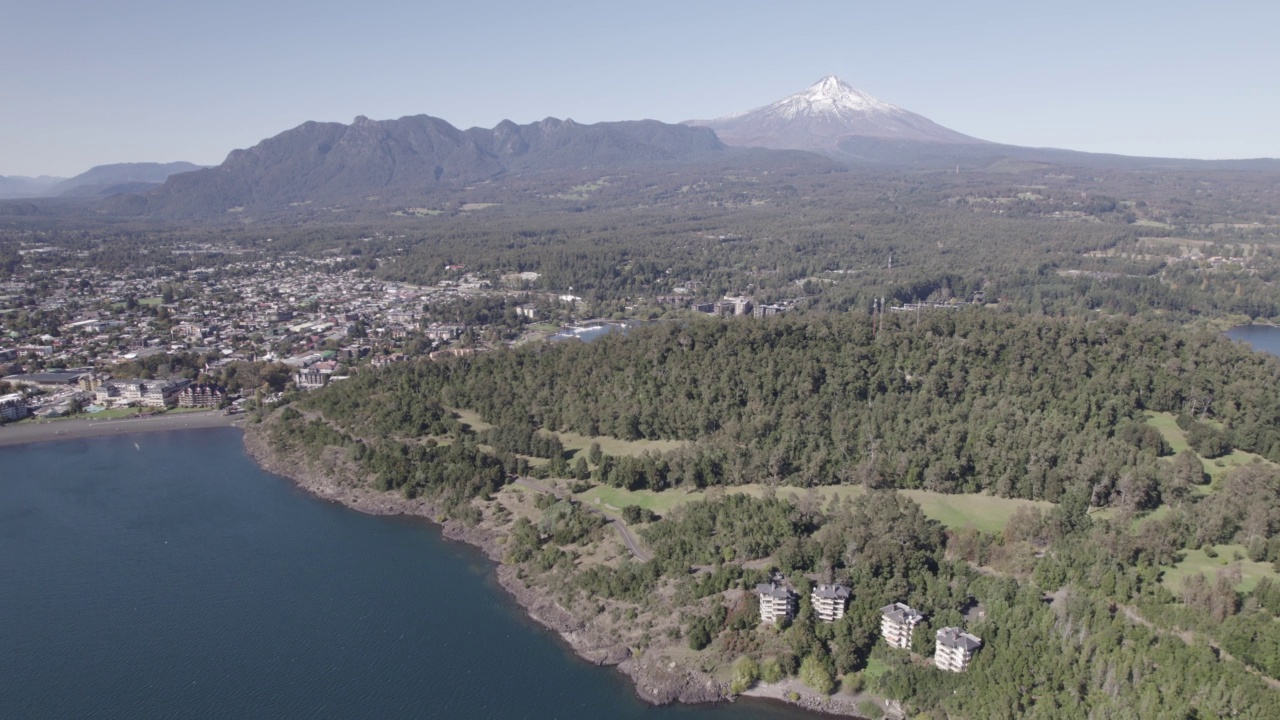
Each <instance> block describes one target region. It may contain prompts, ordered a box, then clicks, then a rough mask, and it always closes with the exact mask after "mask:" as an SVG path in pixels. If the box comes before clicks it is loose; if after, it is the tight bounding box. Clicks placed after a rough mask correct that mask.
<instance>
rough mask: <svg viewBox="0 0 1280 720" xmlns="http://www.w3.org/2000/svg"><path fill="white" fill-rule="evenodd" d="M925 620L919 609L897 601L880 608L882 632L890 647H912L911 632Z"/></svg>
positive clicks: (904, 648)
mask: <svg viewBox="0 0 1280 720" xmlns="http://www.w3.org/2000/svg"><path fill="white" fill-rule="evenodd" d="M921 620H924V615H922V614H920V611H919V610H916V609H915V608H912V607H909V606H907V605H904V604H902V603H900V602H896V603H894V604H892V605H885V606H884V607H882V608H880V634H881V635H883V636H884V640H885V642H887V643H889V646H890V647H896V648H901V649H903V650H906V649H908V648H910V647H911V633H913V632H915V629H916V625H919V624H920V621H921Z"/></svg>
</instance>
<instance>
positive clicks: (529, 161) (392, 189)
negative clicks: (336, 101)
mask: <svg viewBox="0 0 1280 720" xmlns="http://www.w3.org/2000/svg"><path fill="white" fill-rule="evenodd" d="M724 150H725V145H724V144H723V143H722V142H721V141H720V140H719V139H718V138H717V137H716V135H715V133H714V132H712V131H711V130H708V129H704V128H692V127H686V126H682V125H669V124H665V123H660V122H658V121H656V120H632V121H621V122H608V123H595V124H591V125H583V124H580V123H576V122H574V121H573V120H572V119H568V120H559V119H557V118H546V119H544V120H541V121H538V122H534V123H528V124H525V125H517V124H516V123H514V122H511V121H510V120H504V121H503V122H501V123H498V125H496V126H495V127H494V128H491V129H485V128H470V129H468V130H460V129H458V128H456V127H454V126H453V125H451V124H449V123H448V122H446V121H445V120H442V119H440V118H437V117H432V116H430V115H409V116H405V117H401V118H398V119H394V120H371V119H369V118H367V117H365V116H363V115H361V116H358V117H357V118H356V119H355V120H354V121H353V122H352V123H351V124H349V125H347V124H343V123H333V122H329V123H324V122H316V121H308V122H305V123H303V124H301V125H299V126H297V127H295V128H292V129H290V130H286V131H284V132H282V133H279V134H277V135H274V136H272V137H270V138H266V139H264V140H262V141H261V142H259V143H258V144H257V145H254V146H253V147H250V148H244V149H238V150H233V151H231V152H230V153H229V154H228V155H227V158H226V160H224V161H223V162H222V164H220V165H218V166H216V167H213V168H208V169H205V170H200V171H197V172H192V173H184V174H180V175H175V176H172V177H170V178H169V179H168V180H166V182H165V183H164V185H163V186H161V187H160V188H158V189H156V190H154V191H152V192H150V193H147V194H146V195H144V196H142V197H143V198H145V203H146V206H147V212H148V213H158V214H162V215H200V214H206V215H207V214H220V213H224V212H227V211H228V210H231V209H234V208H252V207H264V206H275V207H280V206H284V205H289V204H294V203H306V202H313V201H319V202H342V201H348V200H351V199H352V198H355V197H362V196H370V195H377V196H383V197H388V198H397V197H400V198H414V197H422V196H424V195H426V194H429V193H431V192H433V191H435V190H437V189H442V188H447V187H461V186H463V185H465V184H467V183H472V182H478V181H482V180H487V179H491V178H494V177H498V176H501V175H505V174H508V173H523V172H542V171H550V170H565V169H580V168H604V169H608V168H618V167H626V166H629V165H636V164H652V163H664V162H680V161H686V160H690V159H693V158H698V157H707V156H714V155H717V154H719V153H723V152H724ZM128 202H129V203H130V204H131V205H133V206H136V205H137V204H138V201H137V200H133V199H131V200H129V201H128Z"/></svg>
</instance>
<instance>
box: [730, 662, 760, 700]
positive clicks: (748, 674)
mask: <svg viewBox="0 0 1280 720" xmlns="http://www.w3.org/2000/svg"><path fill="white" fill-rule="evenodd" d="M759 679H760V666H759V665H757V664H756V661H755V660H752V659H751V656H750V655H743V656H742V657H740V658H738V659H737V660H735V661H734V663H733V682H732V683H730V685H729V691H730V692H732V693H740V692H743V691H744V690H748V689H750V688H751V686H752V685H755V684H756V680H759Z"/></svg>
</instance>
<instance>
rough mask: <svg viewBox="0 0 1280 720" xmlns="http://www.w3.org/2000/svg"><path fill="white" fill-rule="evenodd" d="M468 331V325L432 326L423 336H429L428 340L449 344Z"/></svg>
mask: <svg viewBox="0 0 1280 720" xmlns="http://www.w3.org/2000/svg"><path fill="white" fill-rule="evenodd" d="M466 330H467V326H466V325H432V326H431V327H428V328H427V329H426V331H425V332H424V333H423V334H425V335H426V336H427V339H428V340H437V341H440V342H448V341H450V340H454V339H456V338H458V337H461V336H462V333H464V332H466Z"/></svg>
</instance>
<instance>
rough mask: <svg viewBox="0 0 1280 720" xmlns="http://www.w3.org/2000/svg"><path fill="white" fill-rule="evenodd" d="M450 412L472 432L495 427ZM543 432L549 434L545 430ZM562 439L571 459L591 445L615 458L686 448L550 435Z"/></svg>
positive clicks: (472, 415) (469, 414) (673, 443)
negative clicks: (595, 444)
mask: <svg viewBox="0 0 1280 720" xmlns="http://www.w3.org/2000/svg"><path fill="white" fill-rule="evenodd" d="M449 411H450V412H452V413H453V414H454V415H456V416H457V417H458V422H460V423H462V424H463V425H466V426H467V427H469V428H471V431H472V432H484V431H485V430H488V429H490V428H492V427H493V425H491V424H489V423H487V422H485V421H484V420H482V419H480V413H478V412H474V411H472V410H460V409H458V408H449ZM541 432H547V431H545V430H543V431H541ZM548 434H550V435H555V436H556V437H558V438H560V442H561V443H562V444H563V445H564V449H565V450H568V451H570V453H571V457H577V453H579V452H585V451H586V450H587V449H589V448H590V447H591V443H595V442H598V443H600V450H602V451H603V452H604V453H605V454H606V455H613V456H614V457H622V456H624V455H630V456H636V455H639V454H641V453H643V452H644V451H646V450H652V451H654V452H667V451H668V450H675V449H677V448H679V447H682V446H684V444H685V443H684V441H682V440H619V439H618V438H614V437H607V436H604V435H597V436H595V437H589V436H587V435H579V434H577V433H548Z"/></svg>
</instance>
